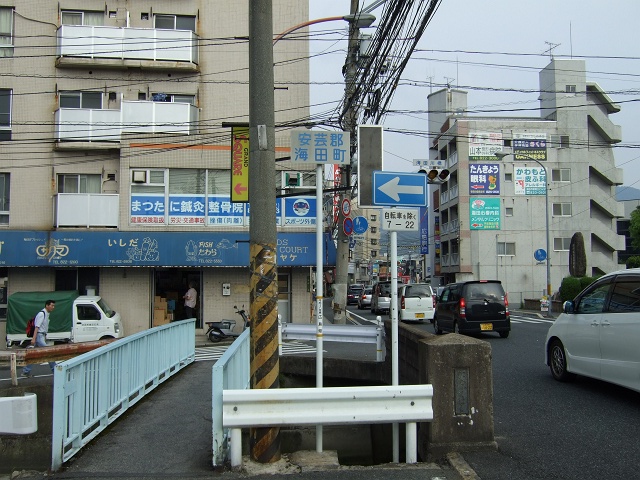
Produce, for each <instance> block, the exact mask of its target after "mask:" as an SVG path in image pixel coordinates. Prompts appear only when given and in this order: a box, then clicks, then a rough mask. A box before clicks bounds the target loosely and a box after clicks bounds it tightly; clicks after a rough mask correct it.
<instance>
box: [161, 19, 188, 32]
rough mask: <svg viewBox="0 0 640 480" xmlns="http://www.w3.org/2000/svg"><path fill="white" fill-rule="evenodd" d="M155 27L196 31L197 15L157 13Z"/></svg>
mask: <svg viewBox="0 0 640 480" xmlns="http://www.w3.org/2000/svg"><path fill="white" fill-rule="evenodd" d="M155 28H164V29H166V30H191V31H192V32H195V31H196V17H191V16H187V15H156V16H155Z"/></svg>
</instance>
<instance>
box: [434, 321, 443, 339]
mask: <svg viewBox="0 0 640 480" xmlns="http://www.w3.org/2000/svg"><path fill="white" fill-rule="evenodd" d="M433 331H434V332H436V335H442V329H441V328H440V324H439V323H438V319H437V318H434V319H433Z"/></svg>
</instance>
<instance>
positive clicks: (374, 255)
mask: <svg viewBox="0 0 640 480" xmlns="http://www.w3.org/2000/svg"><path fill="white" fill-rule="evenodd" d="M377 256H378V251H377V250H371V258H376V257H377Z"/></svg>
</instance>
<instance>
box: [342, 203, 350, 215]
mask: <svg viewBox="0 0 640 480" xmlns="http://www.w3.org/2000/svg"><path fill="white" fill-rule="evenodd" d="M350 213H351V202H350V201H349V199H348V198H345V199H344V200H342V215H344V216H345V217H348V216H349V214H350Z"/></svg>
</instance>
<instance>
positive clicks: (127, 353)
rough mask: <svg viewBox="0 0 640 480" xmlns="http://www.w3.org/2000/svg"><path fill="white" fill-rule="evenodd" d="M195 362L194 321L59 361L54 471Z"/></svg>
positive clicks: (54, 431) (171, 324)
mask: <svg viewBox="0 0 640 480" xmlns="http://www.w3.org/2000/svg"><path fill="white" fill-rule="evenodd" d="M194 360H195V319H190V320H184V321H181V322H174V323H170V324H168V325H163V326H160V327H155V328H152V329H150V330H146V331H144V332H140V333H137V334H135V335H131V336H129V337H126V338H123V339H120V340H118V341H115V342H113V343H110V344H109V345H105V346H103V347H100V348H98V349H96V350H93V351H91V352H87V353H85V354H83V355H80V356H79V357H75V358H73V359H71V360H67V361H65V362H62V363H59V364H58V365H57V366H56V369H55V372H54V383H53V431H52V445H51V450H52V455H51V468H52V470H53V471H56V470H58V469H59V468H60V467H61V466H62V464H63V463H64V462H65V461H67V460H69V459H70V458H71V457H72V456H73V455H75V454H76V453H77V452H78V451H79V450H80V449H81V448H82V447H83V446H85V445H86V444H87V443H88V442H90V441H91V440H92V439H93V438H95V437H96V436H97V435H98V434H99V433H100V432H102V431H103V430H104V429H105V428H107V427H108V426H109V425H110V424H111V423H113V422H114V421H115V420H117V419H118V418H119V417H120V416H121V415H122V414H123V413H124V412H126V411H127V409H128V408H129V407H131V406H133V405H135V404H136V403H137V402H138V401H139V400H141V399H142V398H143V397H144V396H145V395H146V394H147V393H149V392H150V391H152V390H153V389H154V388H156V387H157V386H158V385H159V384H161V383H162V382H164V381H165V380H167V379H168V378H170V377H171V376H172V375H174V374H175V373H177V372H178V371H180V370H181V369H182V368H184V367H185V366H187V365H189V364H190V363H192V362H193V361H194Z"/></svg>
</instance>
